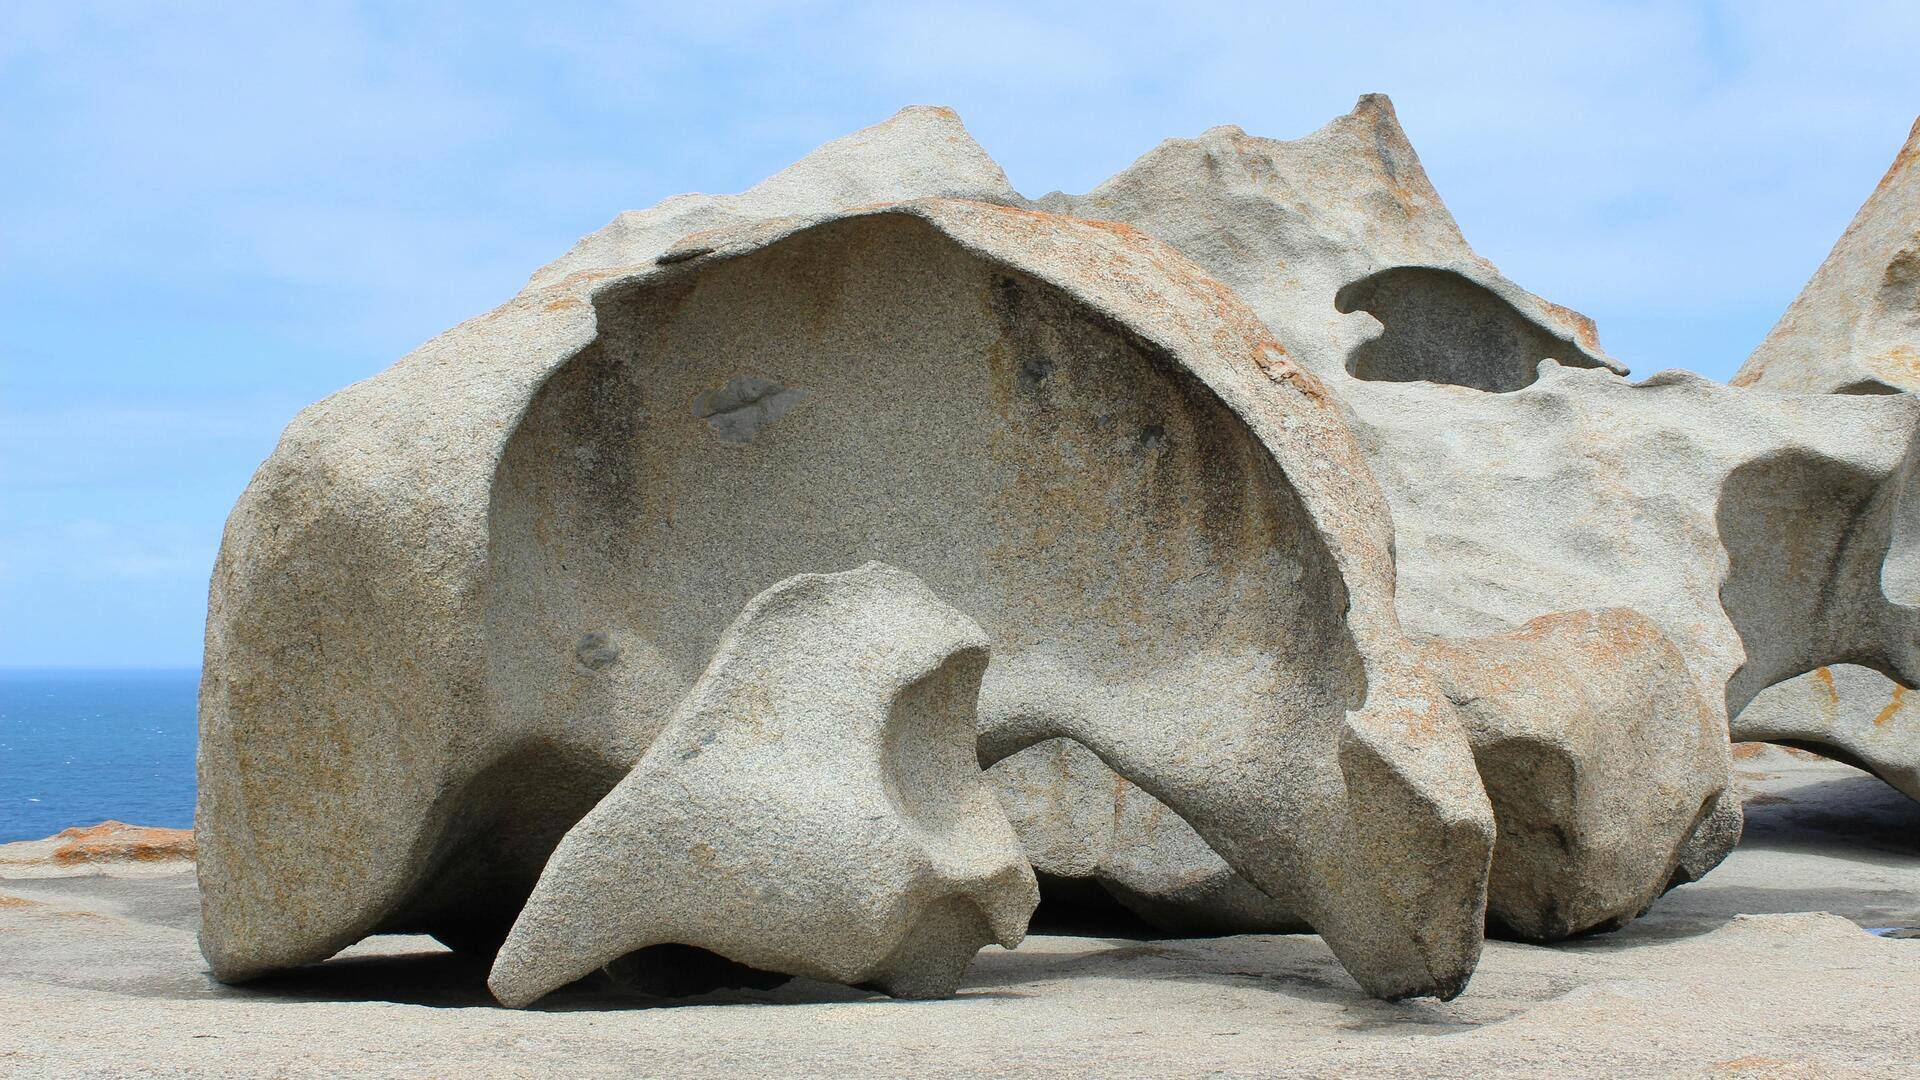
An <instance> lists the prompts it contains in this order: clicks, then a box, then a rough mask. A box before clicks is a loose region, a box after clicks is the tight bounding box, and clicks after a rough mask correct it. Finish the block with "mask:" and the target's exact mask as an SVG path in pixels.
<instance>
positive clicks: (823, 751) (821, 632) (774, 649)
mask: <svg viewBox="0 0 1920 1080" xmlns="http://www.w3.org/2000/svg"><path fill="white" fill-rule="evenodd" d="M986 664H987V639H986V635H985V634H984V633H982V632H981V630H980V628H979V627H978V626H976V625H975V624H974V623H973V621H972V620H971V619H968V618H967V617H966V616H964V615H962V614H960V613H959V612H958V611H955V610H954V609H953V608H952V607H949V606H948V605H946V604H944V603H942V602H941V601H940V599H939V598H938V597H936V596H934V595H933V593H932V592H931V591H929V590H928V589H927V587H926V586H925V585H924V584H922V583H921V582H920V581H919V580H917V579H915V578H914V577H913V576H912V575H910V574H906V573H903V572H901V571H899V570H895V569H893V568H892V567H889V566H885V565H882V564H879V563H869V564H868V565H866V566H864V567H861V568H860V569H858V570H853V571H848V572H846V573H839V574H803V575H800V576H797V577H792V578H788V579H787V580H785V581H783V582H780V583H779V584H777V585H775V586H773V587H772V588H770V589H768V590H767V591H766V592H764V593H761V594H760V595H759V596H757V597H755V598H754V599H753V600H751V601H749V602H748V604H747V606H746V610H744V611H743V612H741V614H740V617H739V618H738V619H737V620H735V622H734V623H733V625H732V626H731V627H729V628H728V629H727V631H726V633H725V634H724V635H723V637H722V638H721V641H720V646H719V649H718V651H717V652H716V654H715V656H714V658H713V662H712V664H711V665H710V666H709V667H708V668H707V671H706V673H705V674H704V675H702V676H701V677H700V679H699V680H698V681H697V682H695V684H694V686H693V689H692V691H691V692H690V693H689V694H688V695H687V698H686V700H685V701H683V702H682V703H681V704H680V707H679V708H678V709H677V710H676V711H675V712H674V714H673V716H672V718H671V719H669V720H668V721H667V724H666V726H665V727H664V728H663V729H661V731H660V732H659V734H658V736H657V737H656V738H655V739H654V742H653V745H652V746H651V747H649V748H648V750H647V753H646V755H645V756H644V757H642V758H641V759H640V763H639V764H638V765H636V766H635V767H634V770H633V772H631V773H630V774H628V776H627V777H626V779H624V780H622V781H621V782H620V784H619V786H618V787H615V788H614V789H613V791H612V792H611V793H609V794H608V795H607V797H606V798H605V799H602V800H601V801H600V804H599V805H598V806H596V807H595V808H594V809H593V811H592V812H590V813H589V814H588V815H587V816H586V817H585V818H584V819H582V820H581V821H580V823H579V824H577V825H575V826H574V827H573V828H572V829H571V830H570V831H569V832H568V833H567V835H566V836H565V837H564V838H563V839H562V840H561V841H560V846H559V848H558V849H556V850H555V851H554V853H553V857H552V858H550V859H549V860H548V861H547V865H546V868H545V870H543V871H542V872H541V875H540V881H539V884H538V885H536V886H535V887H534V890H533V895H532V896H531V897H529V898H528V900H527V904H526V906H525V907H524V908H523V909H522V910H521V912H520V916H519V918H518V920H517V921H516V922H515V923H514V925H513V930H512V932H511V933H510V934H509V935H508V937H507V941H506V944H505V945H504V946H502V948H501V950H500V953H499V955H498V957H497V958H496V959H495V960H494V964H493V971H492V974H491V975H490V976H489V978H488V984H489V986H491V987H492V989H493V992H494V994H495V996H497V997H498V998H499V999H500V1001H501V1002H502V1003H504V1004H507V1005H512V1006H520V1005H526V1004H529V1003H530V1002H532V1001H533V1000H535V999H537V998H539V997H541V996H544V995H545V994H547V993H548V992H550V991H552V990H554V989H556V988H558V987H560V986H564V985H566V984H567V983H570V982H573V981H574V980H575V979H578V978H580V977H581V976H584V975H586V974H587V973H589V972H591V971H593V970H594V969H596V968H599V967H602V966H604V965H606V964H608V963H611V962H612V961H614V960H617V959H619V958H621V957H623V956H627V955H628V954H630V953H638V952H640V950H643V949H648V948H650V947H653V946H659V945H690V946H695V947H697V948H702V949H706V950H708V951H710V952H713V953H717V954H719V955H720V956H723V957H726V958H727V959H729V960H733V961H735V962H738V963H743V964H747V965H749V966H751V967H754V968H758V969H761V970H763V971H775V972H781V973H784V974H789V975H805V976H810V977H813V978H818V979H822V980H826V981H829V982H841V983H851V984H873V985H876V986H878V987H880V988H881V989H883V990H886V991H887V992H889V993H892V994H896V995H899V996H904V997H945V996H947V995H950V994H951V993H952V992H953V990H954V988H955V987H957V986H958V985H959V984H960V979H961V976H962V975H964V974H965V972H966V969H967V965H968V963H969V962H970V961H971V960H972V959H973V954H974V953H976V952H978V951H979V950H980V948H981V947H982V946H984V945H988V944H991V943H993V942H998V943H999V944H1000V945H1002V946H1003V947H1005V948H1009V949H1010V948H1013V947H1014V946H1016V945H1018V944H1019V943H1020V939H1021V938H1022V937H1023V936H1025V933H1026V927H1027V918H1028V916H1030V915H1031V914H1032V913H1033V908H1034V905H1035V904H1036V903H1038V902H1039V893H1038V891H1037V889H1036V886H1035V884H1034V878H1033V871H1032V870H1031V869H1030V868H1029V867H1028V865H1027V861H1026V858H1025V857H1024V856H1023V855H1022V854H1021V851H1020V846H1019V844H1018V842H1017V841H1015V840H1014V836H1013V830H1012V829H1011V828H1009V827H1008V825H1007V821H1006V818H1005V817H1004V816H1003V815H1002V814H1001V812H1000V808H999V805H998V804H997V803H996V802H995V801H994V797H993V793H992V790H991V789H990V788H989V787H988V786H987V784H986V781H985V780H984V779H983V778H982V776H981V773H980V768H979V765H978V763H977V761H976V760H975V752H974V741H975V736H974V711H973V709H974V702H975V699H976V697H977V696H978V694H979V688H980V675H981V673H982V672H983V671H984V670H985V669H986ZM656 962H657V963H661V964H663V965H667V966H671V965H672V964H674V963H675V962H676V961H675V960H674V959H672V958H668V959H664V960H656ZM645 963H646V959H645V958H644V957H635V958H634V965H635V966H644V965H645ZM630 977H633V976H632V975H631V973H630Z"/></svg>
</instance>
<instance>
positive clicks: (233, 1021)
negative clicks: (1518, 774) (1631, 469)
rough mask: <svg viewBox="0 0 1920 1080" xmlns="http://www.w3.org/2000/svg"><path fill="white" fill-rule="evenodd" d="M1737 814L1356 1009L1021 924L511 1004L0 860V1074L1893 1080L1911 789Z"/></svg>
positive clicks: (1917, 1017)
mask: <svg viewBox="0 0 1920 1080" xmlns="http://www.w3.org/2000/svg"><path fill="white" fill-rule="evenodd" d="M1740 766H1741V768H1742V771H1743V782H1744V783H1745V784H1746V785H1747V788H1748V793H1749V797H1748V802H1747V813H1748V825H1747V837H1746V839H1745V840H1744V841H1743V843H1742V844H1741V847H1740V849H1739V850H1738V851H1737V852H1736V853H1735V854H1734V855H1733V857H1732V858H1730V859H1729V860H1728V861H1727V862H1726V863H1725V864H1724V865H1722V866H1721V867H1720V868H1719V869H1718V870H1716V871H1715V872H1714V873H1713V874H1712V875H1710V876H1709V877H1708V878H1707V879H1706V880H1705V881H1703V882H1700V883H1698V884H1695V885H1690V886H1685V887H1683V888H1681V889H1678V890H1676V891H1674V892H1673V893H1670V894H1668V896H1667V897H1666V898H1665V899H1664V900H1663V901H1662V902H1661V903H1660V904H1658V905H1656V906H1655V908H1654V910H1653V912H1652V913H1651V914H1649V915H1648V917H1647V918H1645V919H1642V920H1641V921H1639V922H1637V923H1635V924H1634V925H1633V926H1631V927H1629V928H1628V929H1627V930H1625V931H1622V932H1620V933H1616V934H1609V935H1603V936H1598V937H1592V938H1587V939H1583V940H1580V941H1575V942H1570V943H1567V944H1564V945H1560V946H1556V947H1553V948H1539V947H1533V946H1527V945H1517V944H1512V943H1506V942H1490V943H1488V946H1487V951H1486V956H1485V959H1484V960H1483V961H1482V962H1481V965H1480V970H1479V973H1478V974H1476V975H1475V976H1474V979H1473V983H1472V984H1471V985H1470V986H1469V987H1468V988H1467V991H1466V993H1465V994H1463V995H1462V996H1461V997H1460V998H1459V999H1457V1000H1455V1001H1452V1002H1445V1003H1442V1002H1434V1001H1416V1002H1406V1003H1399V1004H1390V1003H1386V1002H1378V1001H1373V1000H1370V999H1368V998H1366V997H1364V996H1363V995H1361V994H1360V993H1359V991H1358V990H1357V989H1356V988H1355V987H1354V984H1353V982H1352V981H1351V980H1350V979H1348V978H1347V976H1346V975H1345V974H1344V973H1343V972H1342V971H1341V969H1340V967H1339V966H1338V965H1337V964H1336V963H1334V961H1333V958H1332V956H1331V955H1330V954H1329V953H1328V952H1327V950H1326V949H1325V948H1324V947H1323V946H1322V945H1321V944H1320V942H1319V939H1317V938H1314V937H1310V936H1242V937H1231V938H1217V939H1205V940H1171V941H1169V940H1161V941H1145V940H1130V939H1116V938H1091V937H1062V936H1045V935H1039V936H1035V937H1032V938H1029V940H1028V942H1027V943H1026V944H1025V945H1023V946H1021V948H1019V949H1018V950H1016V951H1014V952H1005V951H1002V950H999V949H989V950H987V951H986V952H984V953H982V954H981V956H980V958H979V959H978V960H977V961H976V963H975V964H974V967H973V971H972V973H971V976H970V978H969V979H968V982H967V985H966V987H965V988H964V989H963V990H962V991H961V993H960V995H959V997H957V998H956V999H954V1000H950V1001H937V1002H896V1001H891V1000H888V999H885V998H881V997H878V996H874V995H870V994H865V993H862V992H859V991H854V990H848V989H845V988H840V987H833V986H827V985H824V984H819V983H811V982H804V981H802V982H795V983H791V984H788V985H787V986H785V987H782V988H781V989H779V990H776V991H771V992H737V993H730V994H725V995H709V996H706V997H702V998H696V999H682V1000H680V1001H676V1002H673V1003H670V1004H668V1003H661V1002H657V1001H649V1000H647V999H638V998H630V997H619V996H614V995H612V994H608V993H605V992H601V991H595V990H588V989H573V990H568V991H564V992H562V993H561V994H558V995H555V996H554V997H553V998H550V999H548V1000H547V1001H546V1002H545V1003H544V1004H543V1005H542V1006H541V1007H538V1008H536V1009H533V1010H529V1011H524V1012H513V1011H509V1010H506V1009H501V1008H497V1007H494V1006H493V1005H492V1004H491V1002H490V1001H489V999H488V998H487V996H486V991H485V987H484V985H483V979H484V972H483V971H482V970H481V968H479V967H478V966H475V965H474V964H472V963H470V962H468V961H465V960H463V959H461V958H458V957H455V956H453V955H452V954H450V953H447V952H446V951H444V950H442V949H441V948H440V947H439V946H438V945H436V944H434V943H433V942H432V941H431V940H430V939H426V938H417V937H386V938H378V939H374V940H372V941H369V942H365V943H362V944H361V945H359V946H356V947H355V948H353V949H351V950H349V951H347V952H346V953H343V954H341V955H340V956H339V957H336V958H335V959H333V960H331V961H328V962H327V963H325V964H319V965H315V966H314V967H311V968H307V969H303V970H301V971H299V972H296V973H292V974H289V975H286V976H283V977H280V978H277V979H274V980H271V981H268V982H262V983H259V984H255V985H250V986H247V987H243V988H233V987H222V986H220V985H218V984H216V983H214V982H213V981H211V980H210V979H209V978H208V977H207V976H206V974H205V970H204V965H203V964H202V962H201V959H200V956H199V953H198V952H197V950H196V948H195V945H194V931H195V926H196V922H197V918H198V897H197V895H196V893H195V889H194V883H193V876H192V873H191V871H190V870H173V871H170V872H154V870H153V869H152V868H145V869H143V870H142V871H141V872H138V873H133V874H127V875H115V874H90V875H86V876H69V877H36V878H19V877H8V878H0V1075H5V1076H42V1075H59V1076H67V1075H76V1074H78V1075H113V1076H119V1075H127V1074H133V1073H141V1074H161V1075H209V1074H211V1075H234V1074H245V1075H259V1074H267V1075H286V1076H304V1075H341V1074H351V1075H356V1076H450V1075H459V1074H465V1075H467V1076H473V1077H478V1076H487V1077H492V1076H550V1075H564V1076H599V1075H613V1074H619V1075H638V1076H728V1077H732V1078H738V1077H743V1076H763V1075H777V1076H814V1075H834V1076H866V1075H903V1074H910V1075H913V1076H916V1077H935V1076H947V1075H959V1074H992V1075H997V1076H1009V1075H1013V1076H1027V1075H1047V1076H1084V1075H1097V1076H1111V1075H1143V1076H1336V1075H1337V1076H1459V1077H1485V1076H1568V1075H1606V1076H1715V1077H1814V1076H1908V1077H1911V1076H1916V1075H1920V937H1914V938H1903V937H1900V936H1898V935H1897V934H1874V933H1870V932H1868V930H1869V929H1880V930H1885V929H1887V928H1911V927H1920V803H1914V802H1912V801H1910V800H1908V799H1906V798H1904V797H1903V796H1901V795H1899V794H1897V793H1896V792H1894V791H1892V790H1891V789H1890V788H1887V787H1885V786H1884V785H1882V784H1880V783H1879V782H1878V781H1876V780H1874V779H1872V778H1871V777H1868V776H1865V775H1864V774H1861V773H1858V772H1855V771H1853V770H1851V769H1848V768H1846V767H1844V766H1840V765H1834V764H1831V763H1826V762H1815V761H1809V760H1804V759H1801V758H1797V757H1793V756H1790V755H1788V754H1786V753H1785V752H1780V751H1769V752H1767V753H1766V754H1764V755H1761V756H1759V757H1753V758H1748V759H1746V760H1743V761H1741V762H1740Z"/></svg>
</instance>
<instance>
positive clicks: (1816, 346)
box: [1733, 121, 1920, 394]
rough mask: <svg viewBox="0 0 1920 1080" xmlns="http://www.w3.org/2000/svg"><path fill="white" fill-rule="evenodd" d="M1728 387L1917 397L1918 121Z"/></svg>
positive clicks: (1919, 347) (1919, 281)
mask: <svg viewBox="0 0 1920 1080" xmlns="http://www.w3.org/2000/svg"><path fill="white" fill-rule="evenodd" d="M1733 385H1735V386H1748V387H1752V388H1754V389H1756V390H1771V391H1775V392H1779V393H1796V394H1889V393H1898V392H1901V391H1914V390H1920V121H1915V122H1914V126H1913V130H1912V131H1911V132H1909V133H1908V135H1907V141H1906V145H1904V146H1902V147H1901V148H1900V152H1899V154H1897V155H1896V156H1895V157H1894V159H1893V164H1892V165H1891V166H1890V167H1888V169H1887V175H1886V176H1884V177H1882V178H1881V180H1880V184H1879V186H1878V187H1876V188H1874V191H1873V194H1872V195H1871V196H1869V197H1868V199H1867V201H1866V203H1865V205H1863V206H1861V207H1860V212H1859V213H1858V214H1857V215H1855V216H1854V219H1853V222H1852V223H1851V224H1849V225H1848V226H1847V230H1846V232H1844V233H1842V234H1841V236H1840V240H1839V242H1838V243H1836V244H1834V245H1833V251H1832V252H1831V253H1829V254H1828V255H1827V259H1826V261H1825V262H1824V263H1821V264H1820V269H1819V270H1818V271H1816V272H1815V273H1814V275H1813V280H1811V281H1809V282H1807V287H1806V288H1805V289H1803V290H1801V292H1800V295H1799V296H1797V297H1795V298H1794V301H1793V304H1792V306H1790V307H1788V308H1787V312H1786V314H1785V315H1783V316H1781V317H1780V321H1779V322H1778V323H1777V324H1775V325H1774V328H1773V330H1772V331H1771V332H1769V333H1768V334H1767V337H1766V340H1764V341H1762V342H1761V343H1760V346H1759V348H1757V349H1755V350H1753V355H1752V356H1749V357H1747V362H1746V363H1745V364H1744V365H1742V366H1741V368H1740V371H1739V372H1738V373H1737V374H1736V375H1734V377H1733Z"/></svg>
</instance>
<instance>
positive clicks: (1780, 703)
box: [1740, 664, 1920, 799]
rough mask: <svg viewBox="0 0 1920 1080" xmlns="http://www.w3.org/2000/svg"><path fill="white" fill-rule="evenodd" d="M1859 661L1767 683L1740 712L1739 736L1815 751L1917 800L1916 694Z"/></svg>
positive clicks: (1919, 704) (1919, 705) (1919, 736)
mask: <svg viewBox="0 0 1920 1080" xmlns="http://www.w3.org/2000/svg"><path fill="white" fill-rule="evenodd" d="M1916 697H1920V695H1915V694H1914V693H1913V692H1912V691H1910V690H1908V689H1907V688H1906V687H1904V686H1901V685H1900V684H1899V683H1896V682H1894V681H1893V680H1892V679H1889V678H1887V677H1886V676H1885V675H1882V674H1881V673H1879V672H1878V671H1875V670H1873V669H1872V668H1864V667H1861V666H1859V665H1858V664H1834V665H1832V666H1830V667H1820V668H1815V669H1814V670H1812V671H1810V672H1808V673H1807V674H1805V675H1802V676H1800V677H1799V678H1796V679H1790V680H1788V681H1786V682H1783V683H1781V684H1779V685H1778V686H1774V687H1772V688H1770V689H1768V690H1766V691H1764V692H1762V693H1761V695H1760V696H1759V697H1757V698H1755V699H1754V700H1753V704H1751V705H1749V706H1747V708H1746V711H1744V712H1742V713H1741V714H1740V737H1741V738H1743V739H1754V740H1760V741H1764V742H1775V743H1785V744H1787V745H1789V746H1802V747H1807V748H1810V749H1814V750H1817V751H1818V752H1820V753H1823V754H1826V755H1828V756H1829V757H1835V758H1839V759H1841V760H1843V761H1846V762H1848V763H1849V764H1852V765H1855V766H1857V767H1859V768H1862V769H1866V770H1868V771H1869V772H1872V773H1873V774H1874V775H1875V776H1878V777H1879V778H1880V779H1882V780H1885V781H1886V782H1887V783H1889V784H1892V785H1893V786H1894V787H1897V788H1899V789H1900V790H1901V791H1904V792H1906V793H1907V794H1908V795H1910V796H1912V797H1913V798H1915V799H1920V700H1916Z"/></svg>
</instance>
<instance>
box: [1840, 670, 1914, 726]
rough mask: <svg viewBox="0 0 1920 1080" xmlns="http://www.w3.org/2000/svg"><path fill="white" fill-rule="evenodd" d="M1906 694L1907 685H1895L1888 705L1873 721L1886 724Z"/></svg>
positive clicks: (1898, 708) (1897, 710)
mask: <svg viewBox="0 0 1920 1080" xmlns="http://www.w3.org/2000/svg"><path fill="white" fill-rule="evenodd" d="M1820 670H1822V671H1825V670H1826V668H1821V669H1820ZM1906 696H1907V688H1906V687H1904V686H1896V687H1894V688H1893V697H1892V698H1891V699H1889V700H1888V702H1887V707H1886V708H1884V709H1881V710H1880V715H1878V716H1876V717H1874V718H1873V722H1874V723H1875V724H1876V725H1877V724H1885V723H1886V722H1887V721H1889V720H1891V719H1893V714H1894V713H1897V712H1899V711H1900V705H1901V703H1902V702H1903V701H1905V700H1906Z"/></svg>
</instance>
